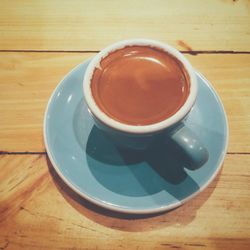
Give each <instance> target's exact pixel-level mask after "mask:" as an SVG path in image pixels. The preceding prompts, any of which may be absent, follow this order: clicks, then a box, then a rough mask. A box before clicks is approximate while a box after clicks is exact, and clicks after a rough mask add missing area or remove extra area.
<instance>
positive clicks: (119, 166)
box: [44, 61, 228, 213]
mask: <svg viewBox="0 0 250 250" xmlns="http://www.w3.org/2000/svg"><path fill="white" fill-rule="evenodd" d="M88 63H89V61H86V62H84V63H82V64H80V65H78V66H77V67H76V68H74V69H73V70H72V71H71V72H70V73H69V74H68V75H67V76H66V77H65V78H64V79H63V80H62V81H61V82H60V84H59V85H58V86H57V88H56V89H55V91H54V92H53V94H52V96H51V98H50V100H49V103H48V106H47V110H46V114H45V118H44V138H45V145H46V149H47V152H48V155H49V158H50V160H51V162H52V164H53V166H54V168H55V170H56V171H57V173H58V174H59V175H60V177H61V178H62V179H63V180H64V181H65V183H67V185H68V186H69V187H71V188H72V189H73V190H74V191H75V192H77V193H78V194H79V195H81V196H82V197H84V198H85V199H87V200H89V201H91V202H93V203H95V204H97V205H100V206H102V207H105V208H108V209H112V210H115V211H120V212H126V213H155V212H160V211H165V210H169V209H172V208H174V207H177V206H179V205H181V204H183V203H184V202H186V201H187V200H189V199H190V198H192V197H194V196H195V195H197V194H198V193H200V192H201V191H202V190H203V189H204V188H205V187H207V186H208V184H209V183H210V182H211V181H212V180H213V179H214V178H215V176H216V174H217V173H218V172H219V170H220V168H221V165H222V162H223V159H224V157H225V154H226V149H227V144H228V125H227V119H226V114H225V111H224V108H223V105H222V103H221V101H220V99H219V97H218V96H217V94H216V92H215V90H214V89H213V88H212V87H211V85H210V84H209V83H208V81H207V80H206V79H205V78H204V77H202V76H201V75H200V74H198V73H197V78H198V85H199V92H198V99H197V102H196V105H195V106H194V107H193V109H192V111H191V113H190V115H189V116H188V118H187V120H186V121H185V124H186V125H187V126H188V127H189V128H191V129H192V130H193V131H195V133H196V134H197V135H198V136H199V138H200V139H201V141H202V142H203V144H204V145H205V146H206V147H207V149H208V152H209V160H208V161H207V162H206V164H204V165H203V166H202V167H201V168H199V169H197V170H190V169H189V168H188V163H187V162H186V161H185V158H184V157H183V156H182V155H181V154H182V153H181V152H180V151H179V150H178V148H176V147H175V145H171V143H170V142H168V143H165V144H164V142H162V141H161V139H160V138H159V141H158V142H156V143H155V144H154V145H152V146H151V148H149V149H148V150H147V151H146V152H136V151H131V150H127V149H121V148H117V147H116V146H115V145H114V144H113V143H112V141H110V140H109V139H108V138H106V136H105V134H103V132H102V131H100V130H99V129H98V128H96V127H95V126H94V125H93V121H92V119H91V117H90V115H89V113H88V110H87V108H86V106H85V103H84V100H83V93H82V92H83V91H82V80H83V75H84V72H85V70H86V67H87V65H88ZM163 144H164V145H163Z"/></svg>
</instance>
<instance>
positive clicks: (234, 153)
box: [0, 151, 250, 155]
mask: <svg viewBox="0 0 250 250" xmlns="http://www.w3.org/2000/svg"><path fill="white" fill-rule="evenodd" d="M227 154H228V155H250V152H227ZM0 155H47V152H46V151H41V152H30V151H29V152H27V151H25V152H8V151H0Z"/></svg>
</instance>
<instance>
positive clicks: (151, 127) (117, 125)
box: [83, 38, 198, 134]
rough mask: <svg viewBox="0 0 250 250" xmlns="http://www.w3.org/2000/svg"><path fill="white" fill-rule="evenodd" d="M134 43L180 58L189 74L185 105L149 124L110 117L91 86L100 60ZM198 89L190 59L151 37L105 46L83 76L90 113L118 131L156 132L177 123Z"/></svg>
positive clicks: (134, 132)
mask: <svg viewBox="0 0 250 250" xmlns="http://www.w3.org/2000/svg"><path fill="white" fill-rule="evenodd" d="M133 45H138V46H150V47H156V48H159V49H161V50H163V51H166V52H167V53H169V54H170V55H172V56H173V57H175V58H176V59H177V60H179V61H180V62H181V63H182V64H183V66H184V68H185V70H186V72H187V74H188V76H189V80H190V91H189V95H188V97H187V99H186V101H185V103H184V105H183V106H182V107H181V108H180V109H179V110H178V111H177V112H176V113H175V114H173V115H172V116H170V117H168V118H166V119H164V120H162V121H160V122H157V123H153V124H148V125H129V124H125V123H122V122H120V121H117V120H115V119H113V118H111V117H109V116H108V115H107V114H106V113H104V112H103V111H102V110H101V109H100V108H99V107H98V105H97V104H96V103H95V100H94V97H93V95H92V91H91V86H90V85H91V79H92V75H93V72H94V70H95V68H97V67H98V66H99V65H100V61H101V60H102V59H103V58H105V57H106V56H108V54H109V53H111V52H113V51H116V50H118V49H122V48H124V47H126V46H133ZM197 91H198V86H197V80H196V76H195V73H194V70H193V67H192V65H191V64H190V63H189V61H188V60H187V59H186V58H185V57H184V56H183V55H182V54H181V53H180V52H179V51H178V50H177V49H175V48H173V47H172V46H170V45H168V44H165V43H162V42H159V41H155V40H151V39H142V38H139V39H128V40H123V41H119V42H116V43H114V44H112V45H110V46H108V47H106V48H104V49H103V50H101V51H100V52H99V53H98V54H97V55H95V56H94V58H93V59H92V60H91V62H90V63H89V65H88V67H87V69H86V71H85V75H84V78H83V95H84V98H85V102H86V104H87V106H88V109H89V111H90V113H91V114H92V115H93V116H94V117H95V118H97V119H98V120H99V121H101V122H102V123H103V124H105V125H106V126H108V127H110V128H113V129H115V130H118V131H122V132H126V133H132V134H148V133H154V132H158V131H161V130H163V129H166V128H169V127H171V126H173V125H175V124H176V123H178V122H179V121H181V120H182V119H183V118H184V117H185V116H186V115H187V114H188V113H189V111H190V110H191V108H192V106H193V105H194V103H195V100H196V96H197Z"/></svg>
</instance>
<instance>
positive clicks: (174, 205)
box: [43, 58, 229, 214]
mask: <svg viewBox="0 0 250 250" xmlns="http://www.w3.org/2000/svg"><path fill="white" fill-rule="evenodd" d="M90 61H91V58H89V59H87V60H86V61H84V62H82V63H80V64H78V65H76V66H75V67H74V68H73V69H72V70H70V71H69V72H68V73H67V74H66V75H65V76H64V77H63V79H62V80H61V81H60V82H59V83H58V84H57V86H56V88H55V89H54V90H53V92H52V94H51V96H50V98H49V101H48V103H47V106H46V109H45V112H44V119H43V138H44V143H45V148H46V151H47V155H48V157H49V159H50V161H51V163H52V166H53V167H54V169H55V170H56V172H57V174H58V175H59V176H60V178H61V179H62V180H63V181H64V183H66V184H67V185H68V186H69V187H70V188H71V189H72V190H73V191H74V192H76V193H77V194H78V195H79V196H81V197H82V198H84V199H86V200H87V201H89V202H91V203H94V204H95V205H97V206H101V207H103V208H105V209H108V210H112V211H114V212H120V213H126V214H155V213H160V212H164V211H165V212H166V211H169V210H172V209H174V208H177V207H179V206H181V205H183V204H184V203H186V202H187V201H189V200H191V199H193V198H194V197H196V196H197V195H198V194H199V193H201V192H202V191H203V190H204V189H206V188H207V187H208V186H209V185H210V183H211V182H212V181H213V180H214V179H215V177H216V176H217V174H218V173H219V172H220V170H221V169H222V166H223V161H224V159H225V156H226V153H227V149H228V144H229V126H228V119H227V115H226V112H225V108H224V105H223V103H222V101H221V99H220V97H219V95H218V94H217V92H216V90H215V89H214V87H213V86H212V85H211V84H210V82H209V81H208V80H207V79H206V78H205V77H204V76H203V75H202V74H201V73H200V72H198V71H197V70H195V69H194V72H195V74H196V75H197V76H198V77H200V78H201V79H202V80H203V81H204V82H205V84H206V85H208V87H209V88H210V89H211V90H212V92H213V94H214V95H215V96H216V99H217V100H218V102H219V103H220V105H221V107H222V111H223V113H224V116H225V125H226V131H225V132H226V142H225V146H224V149H223V150H222V151H221V155H220V160H219V164H218V167H217V168H216V170H215V171H214V173H213V174H212V175H211V177H210V178H209V179H208V180H207V181H206V183H205V184H204V185H203V186H201V187H200V188H199V189H198V190H197V191H195V192H194V193H193V194H191V195H189V196H187V197H186V198H184V199H182V200H181V201H177V202H174V203H172V204H169V205H165V206H160V207H157V208H148V209H133V208H129V207H127V208H126V207H121V206H119V205H116V204H113V203H112V204H111V203H109V202H106V201H102V200H99V199H96V198H95V197H92V196H90V195H88V194H87V193H83V192H81V191H80V190H79V189H78V188H77V187H76V186H74V184H72V183H71V182H70V181H69V180H68V179H67V178H66V177H65V176H64V175H63V173H62V172H61V171H60V168H59V167H58V166H57V164H56V163H55V161H54V159H53V156H52V153H51V151H50V147H49V143H48V138H47V133H46V131H47V117H48V113H49V109H50V105H51V102H52V100H53V98H54V96H55V94H56V93H57V91H58V89H59V87H60V86H61V85H62V83H63V82H64V81H65V80H66V78H67V77H69V76H70V75H71V74H72V73H74V71H76V70H77V69H78V67H80V66H81V65H84V64H87V63H89V62H90Z"/></svg>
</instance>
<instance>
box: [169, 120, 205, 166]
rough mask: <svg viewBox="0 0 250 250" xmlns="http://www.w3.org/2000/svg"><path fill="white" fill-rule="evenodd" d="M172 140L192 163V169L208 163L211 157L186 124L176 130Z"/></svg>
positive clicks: (171, 136)
mask: <svg viewBox="0 0 250 250" xmlns="http://www.w3.org/2000/svg"><path fill="white" fill-rule="evenodd" d="M170 138H171V140H172V141H174V142H175V143H176V144H177V145H178V146H179V147H181V149H182V151H183V152H184V154H185V156H186V157H187V158H188V160H189V161H190V166H189V168H190V169H197V168H199V167H201V166H202V165H203V164H204V163H206V162H207V160H208V156H209V154H208V151H207V149H206V148H205V147H204V146H203V145H202V143H201V142H200V140H199V139H198V138H197V135H195V134H194V133H193V132H192V130H190V129H189V128H188V127H186V126H184V124H182V126H180V127H179V128H178V129H177V130H175V131H174V132H173V133H172V134H171V135H170Z"/></svg>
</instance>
